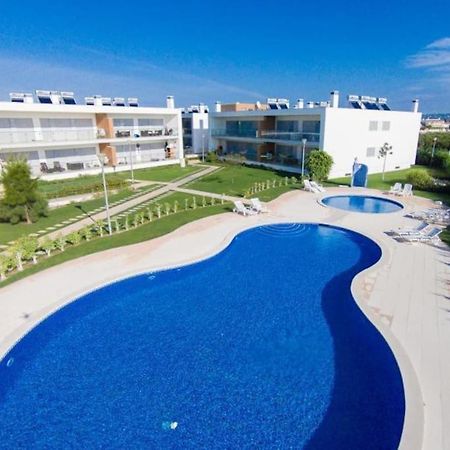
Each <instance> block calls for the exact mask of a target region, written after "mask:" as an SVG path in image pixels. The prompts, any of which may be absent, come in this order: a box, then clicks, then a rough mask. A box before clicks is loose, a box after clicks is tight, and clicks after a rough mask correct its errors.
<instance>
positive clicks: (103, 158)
mask: <svg viewBox="0 0 450 450" xmlns="http://www.w3.org/2000/svg"><path fill="white" fill-rule="evenodd" d="M97 158H98V160H99V161H100V166H101V168H102V181H103V192H104V194H105V207H106V221H107V223H108V233H109V235H111V234H112V228H111V217H110V216H109V202H108V189H107V187H106V178H105V162H106V155H104V154H103V153H97Z"/></svg>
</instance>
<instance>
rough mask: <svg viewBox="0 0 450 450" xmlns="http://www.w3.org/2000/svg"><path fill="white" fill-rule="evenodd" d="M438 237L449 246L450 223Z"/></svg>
mask: <svg viewBox="0 0 450 450" xmlns="http://www.w3.org/2000/svg"><path fill="white" fill-rule="evenodd" d="M439 237H440V239H441V241H442V242H445V243H446V244H447V245H448V246H450V225H449V226H448V227H447V228H446V229H445V230H444V231H443V232H442V233H441V234H440V236H439Z"/></svg>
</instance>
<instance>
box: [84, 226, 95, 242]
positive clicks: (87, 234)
mask: <svg viewBox="0 0 450 450" xmlns="http://www.w3.org/2000/svg"><path fill="white" fill-rule="evenodd" d="M81 235H82V236H83V237H84V239H86V241H90V240H91V239H92V230H91V227H90V226H87V227H84V228H83V229H82V230H81Z"/></svg>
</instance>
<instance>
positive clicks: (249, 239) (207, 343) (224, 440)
mask: <svg viewBox="0 0 450 450" xmlns="http://www.w3.org/2000/svg"><path fill="white" fill-rule="evenodd" d="M380 256H381V255H380V249H379V247H378V246H377V245H376V244H375V243H374V242H372V241H371V240H369V239H367V238H365V237H363V236H361V235H359V234H356V233H353V232H350V231H346V230H343V229H338V228H334V227H329V226H324V225H317V224H282V225H281V224H280V225H272V226H264V227H258V228H254V229H251V230H249V231H246V232H243V233H241V234H240V235H238V236H237V237H236V238H235V239H234V240H233V242H232V243H231V244H230V246H229V247H228V248H227V249H226V250H224V251H222V252H221V253H219V254H218V255H216V256H214V257H212V258H210V259H208V260H205V261H203V262H200V263H197V264H193V265H189V266H185V267H182V268H180V269H173V270H168V271H163V272H156V273H148V274H145V275H139V276H136V277H133V278H129V279H126V280H124V281H120V282H117V283H114V284H111V285H109V286H107V287H103V288H101V289H98V290H96V291H94V292H91V293H89V294H87V295H85V296H83V297H81V298H80V299H78V300H77V301H75V302H73V303H71V304H69V305H67V306H66V307H64V308H63V309H61V310H60V311H59V312H57V313H55V314H54V315H52V316H50V317H49V318H48V319H47V320H45V321H44V322H43V323H42V324H41V325H39V326H37V327H36V328H34V329H33V330H32V331H31V332H30V333H29V334H28V335H26V336H25V337H24V338H23V339H22V340H21V341H20V342H19V343H18V344H17V345H16V346H15V347H14V348H13V349H12V350H11V351H10V353H9V354H8V355H6V357H5V358H4V359H3V360H2V361H1V362H0V448H5V449H11V448H14V449H18V448H24V449H25V448H26V449H29V448H33V449H41V448H52V449H54V448H108V449H112V448H114V449H116V448H117V449H123V448H136V449H141V448H142V449H149V448H151V449H155V448H158V449H159V448H161V449H199V448H208V449H215V448H217V449H238V448H239V449H242V448H255V449H256V448H257V449H262V448H283V449H284V448H306V449H330V448H333V449H345V450H349V449H362V448H364V449H381V448H382V449H395V448H397V446H398V443H399V440H400V436H401V431H402V426H403V418H404V408H405V403H404V391H403V384H402V380H401V376H400V372H399V368H398V366H397V363H396V361H395V358H394V356H393V354H392V352H391V350H390V348H389V347H388V345H387V343H386V342H385V340H384V338H383V337H382V336H381V335H380V334H379V333H378V331H377V330H376V329H375V328H374V326H373V325H372V324H371V323H370V322H369V321H368V319H367V318H366V317H365V316H364V315H363V314H362V312H361V311H360V310H359V308H358V307H357V305H356V303H355V302H354V299H353V298H352V295H351V292H350V284H351V281H352V278H353V277H354V276H355V275H356V274H357V273H358V272H360V271H361V270H363V269H364V268H366V267H368V266H371V265H373V264H374V263H375V262H376V261H377V260H378V259H379V258H380Z"/></svg>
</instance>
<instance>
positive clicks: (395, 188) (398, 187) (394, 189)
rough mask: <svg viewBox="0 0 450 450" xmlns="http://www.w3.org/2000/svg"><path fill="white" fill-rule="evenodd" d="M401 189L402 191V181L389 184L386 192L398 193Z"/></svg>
mask: <svg viewBox="0 0 450 450" xmlns="http://www.w3.org/2000/svg"><path fill="white" fill-rule="evenodd" d="M402 191H403V189H402V183H395V184H394V186H391V188H390V189H389V192H388V193H389V194H399V193H400V192H402Z"/></svg>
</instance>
